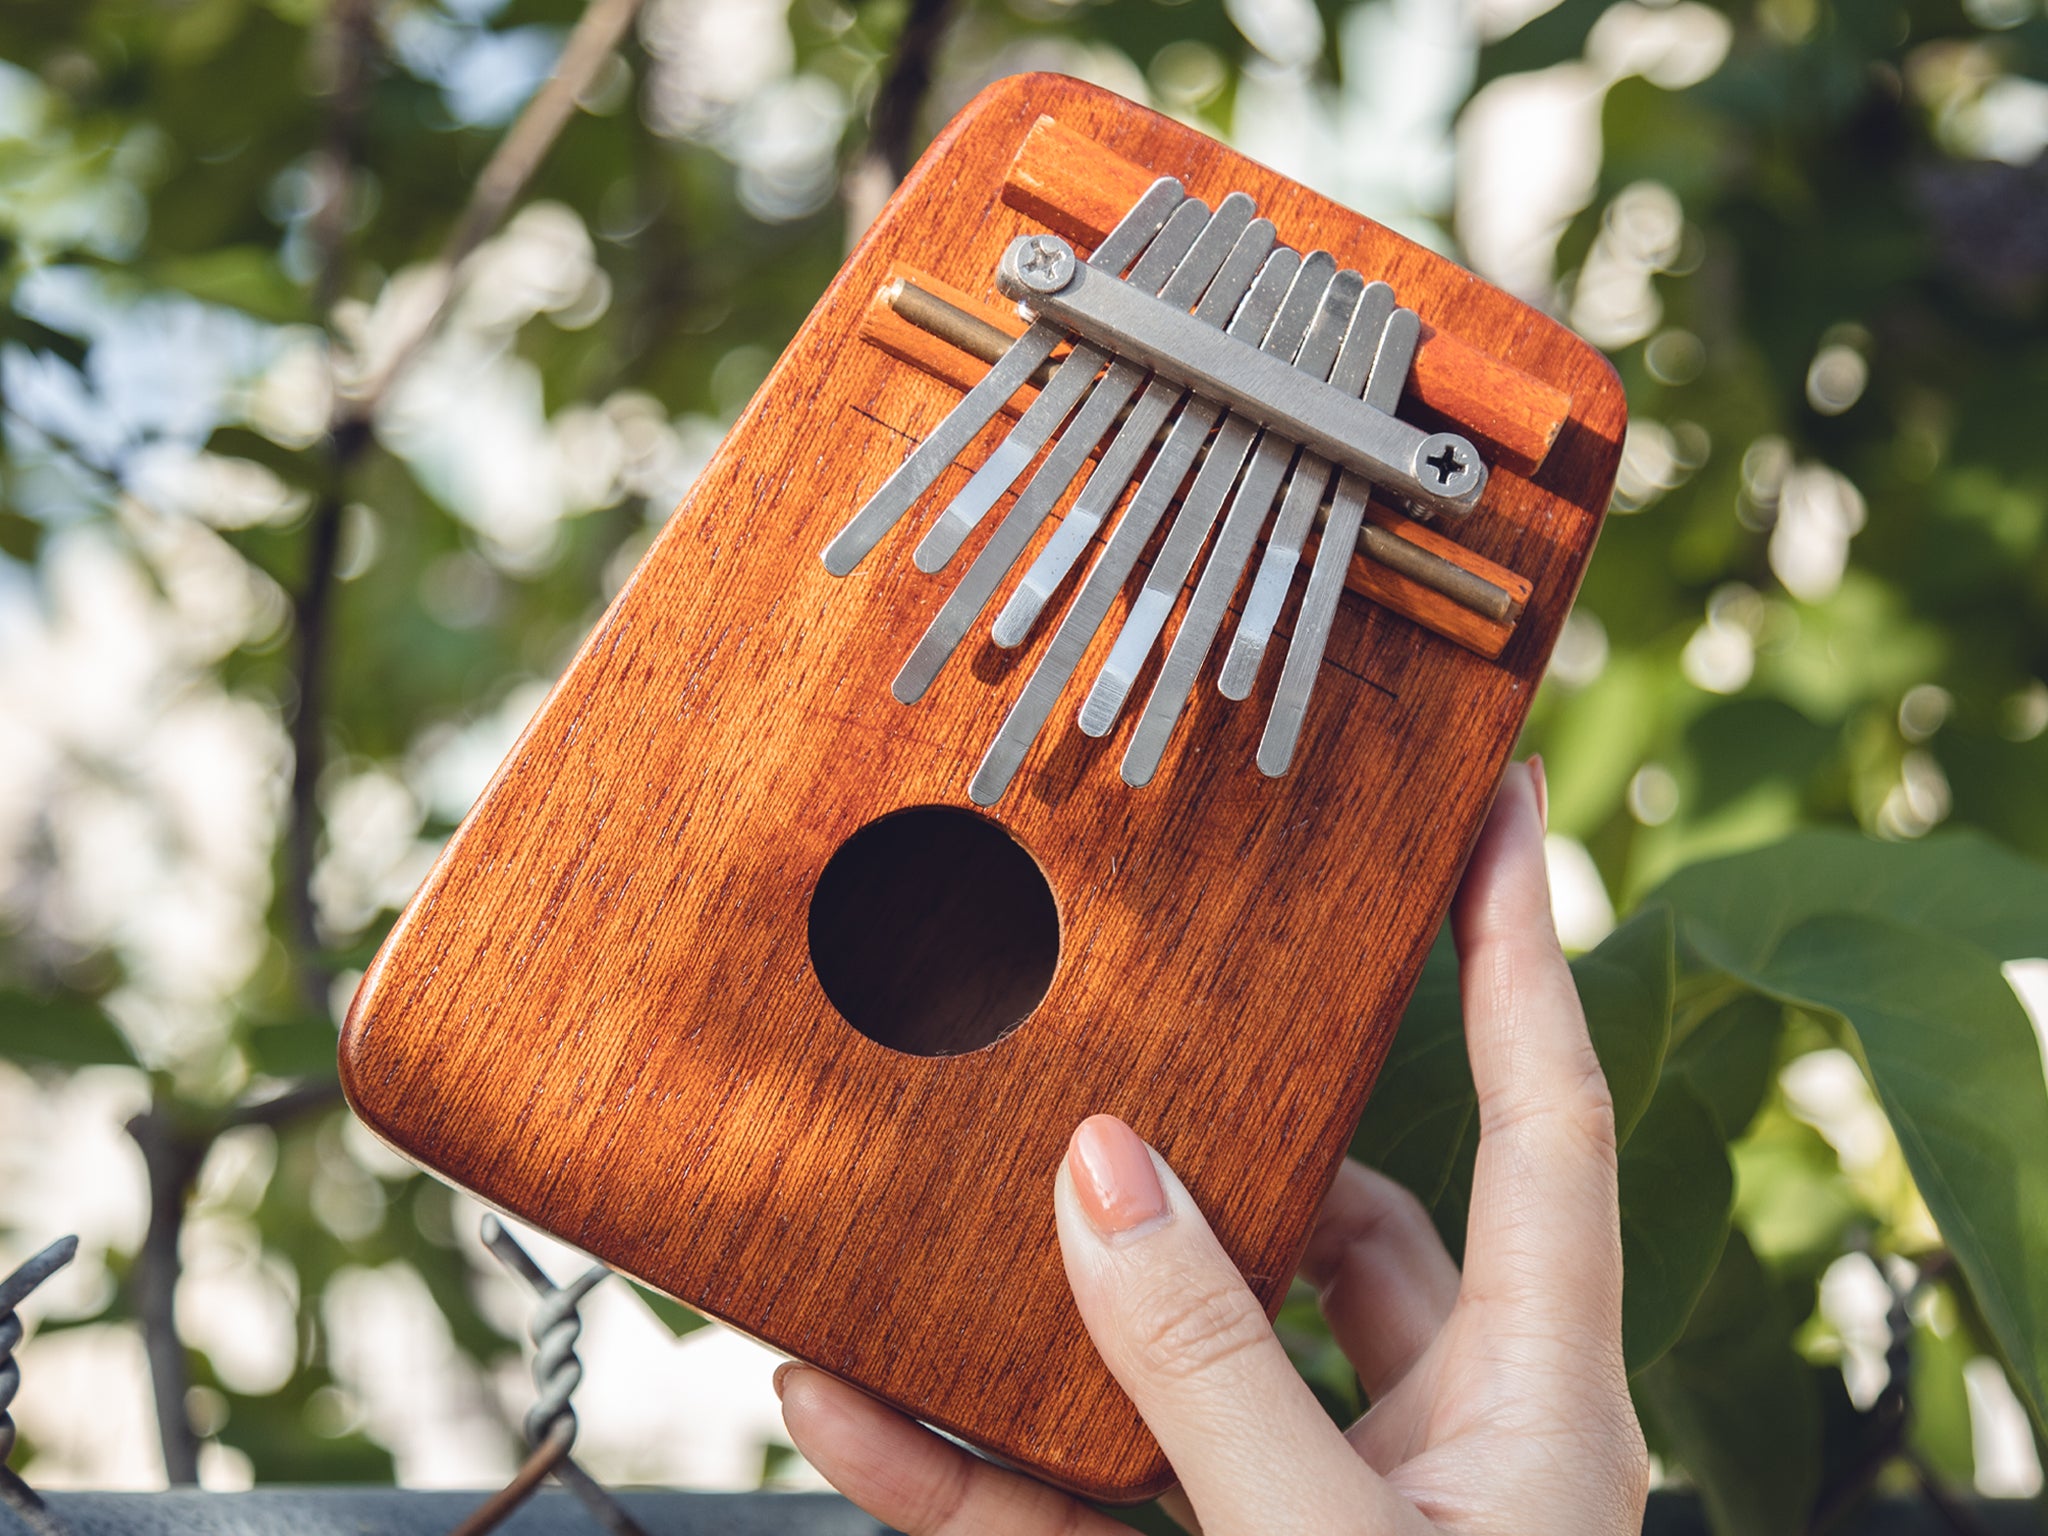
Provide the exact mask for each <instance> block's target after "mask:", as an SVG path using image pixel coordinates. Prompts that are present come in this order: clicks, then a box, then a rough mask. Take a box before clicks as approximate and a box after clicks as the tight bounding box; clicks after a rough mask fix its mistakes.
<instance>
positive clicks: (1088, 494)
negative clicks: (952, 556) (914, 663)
mask: <svg viewBox="0 0 2048 1536" xmlns="http://www.w3.org/2000/svg"><path fill="white" fill-rule="evenodd" d="M1233 195H1234V196H1238V197H1242V196H1244V194H1243V193H1236V194H1233ZM1224 201H1225V202H1226V203H1228V202H1229V201H1230V199H1228V198H1226V199H1224ZM1246 201H1247V203H1249V201H1250V199H1249V198H1247V199H1246ZM1219 211H1220V210H1219ZM1272 230H1273V226H1272V224H1271V223H1270V222H1269V221H1267V220H1265V219H1260V220H1258V221H1256V222H1255V223H1253V224H1251V225H1250V226H1248V227H1247V229H1246V233H1245V238H1243V239H1240V240H1239V242H1238V246H1237V248H1236V249H1235V250H1233V251H1232V252H1231V258H1230V259H1231V265H1232V267H1233V269H1234V268H1236V267H1237V265H1238V263H1239V262H1240V260H1241V259H1242V258H1245V257H1249V258H1250V265H1249V266H1247V267H1245V268H1244V269H1243V272H1242V281H1239V282H1236V283H1235V285H1234V287H1233V285H1232V284H1230V283H1226V282H1225V281H1223V280H1222V279H1220V278H1219V280H1218V281H1217V282H1215V283H1213V284H1212V285H1211V286H1210V288H1209V291H1208V293H1207V294H1206V295H1204V297H1203V299H1202V303H1201V305H1200V306H1199V307H1198V308H1197V309H1196V311H1195V315H1196V317H1197V318H1198V319H1201V320H1206V321H1208V322H1209V323H1210V324H1212V325H1215V326H1217V327H1219V328H1221V327H1222V326H1223V325H1224V324H1225V323H1226V322H1227V321H1228V320H1229V319H1230V316H1231V311H1232V310H1233V309H1234V308H1235V307H1236V305H1237V302H1238V300H1239V299H1241V298H1243V296H1244V293H1245V289H1246V288H1247V287H1248V286H1249V285H1250V283H1251V280H1252V275H1253V272H1254V271H1256V270H1257V268H1258V265H1259V262H1260V261H1261V260H1263V259H1264V257H1265V255H1266V253H1267V252H1268V251H1270V250H1271V249H1272V244H1273V234H1272ZM1254 237H1257V238H1258V239H1259V241H1260V242H1261V243H1258V244H1256V245H1254V244H1253V243H1251V242H1252V241H1253V239H1254ZM1233 275H1235V274H1234V273H1233ZM1118 366H1119V367H1125V368H1130V367H1135V366H1136V365H1134V364H1130V363H1123V364H1119V365H1118ZM1140 372H1142V370H1140ZM1182 393H1183V392H1182V390H1181V389H1180V387H1179V386H1178V385H1175V384H1170V383H1168V382H1166V381H1165V380H1163V379H1154V380H1152V381H1151V382H1150V383H1149V384H1147V385H1146V386H1145V392H1144V394H1143V395H1141V396H1139V398H1138V403H1137V404H1136V405H1134V406H1133V407H1132V408H1131V412H1130V414H1129V416H1127V417H1126V418H1125V420H1124V425H1123V427H1122V428H1121V429H1120V430H1119V431H1118V432H1117V435H1116V437H1115V438H1114V439H1113V440H1112V441H1111V443H1110V445H1109V447H1108V448H1107V449H1105V450H1104V452H1103V455H1102V457H1101V458H1100V459H1099V460H1098V461H1097V462H1096V466H1095V472H1094V473H1093V474H1091V475H1090V476H1089V477H1088V483H1087V484H1086V485H1084V486H1082V487H1081V494H1080V495H1079V496H1077V497H1075V498H1074V504H1073V505H1072V506H1071V507H1069V508H1068V509H1067V513H1066V516H1064V517H1062V518H1061V519H1060V522H1059V525H1058V526H1057V527H1056V528H1054V529H1053V533H1052V537H1051V538H1050V539H1048V540H1046V542H1045V547H1044V548H1043V549H1041V550H1040V551H1039V552H1038V557H1037V558H1036V559H1035V560H1033V561H1032V562H1031V565H1030V567H1029V569H1027V570H1026V571H1025V573H1024V579H1023V580H1022V581H1021V582H1019V583H1018V584H1017V589H1016V590H1015V591H1014V592H1012V593H1011V594H1010V597H1009V601H1007V602H1006V603H1004V604H1003V607H1002V610H1001V612H999V613H998V614H997V615H996V621H995V625H994V630H993V634H994V639H995V642H996V644H997V645H1000V646H1003V647H1006V648H1007V647H1010V646H1016V645H1021V644H1023V643H1024V639H1025V637H1026V636H1027V635H1029V634H1030V633H1031V626H1032V625H1033V624H1035V623H1036V622H1037V621H1038V615H1039V614H1040V613H1042V612H1043V611H1044V609H1045V605H1046V604H1047V603H1048V602H1050V601H1051V600H1052V595H1053V593H1054V592H1055V591H1057V590H1058V588H1059V584H1060V583H1061V582H1062V581H1064V580H1065V579H1066V575H1067V572H1068V571H1070V570H1072V569H1073V568H1074V563H1075V562H1076V561H1077V560H1079V559H1080V558H1081V554H1082V551H1084V550H1085V549H1087V547H1088V543H1089V541H1090V540H1091V539H1093V538H1094V537H1095V535H1096V532H1097V531H1098V530H1099V529H1100V528H1101V527H1102V525H1103V524H1104V523H1105V522H1107V521H1108V519H1109V514H1110V512H1111V511H1112V510H1113V509H1114V508H1115V506H1116V503H1117V498H1118V497H1119V496H1121V495H1122V494H1123V491H1124V488H1125V487H1126V486H1127V485H1129V484H1130V482H1131V478H1132V477H1133V476H1134V475H1135V474H1136V473H1137V469H1138V462H1139V460H1140V459H1142V458H1143V457H1144V455H1145V453H1146V450H1148V449H1149V448H1151V446H1152V444H1153V441H1154V440H1155V438H1156V437H1157V436H1158V433H1159V429H1160V427H1161V426H1162V425H1164V424H1165V421H1166V418H1167V415H1168V413H1169V412H1170V411H1172V409H1173V408H1174V406H1176V405H1177V404H1179V403H1180V399H1181V395H1182ZM1100 440H1101V435H1100V434H1099V433H1098V434H1097V435H1096V437H1095V438H1094V439H1093V440H1091V443H1090V446H1091V447H1092V446H1094V443H1095V442H1099V441H1100ZM1062 489H1064V485H1063V486H1062ZM1055 499H1057V498H1055Z"/></svg>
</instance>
